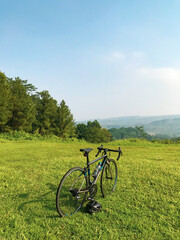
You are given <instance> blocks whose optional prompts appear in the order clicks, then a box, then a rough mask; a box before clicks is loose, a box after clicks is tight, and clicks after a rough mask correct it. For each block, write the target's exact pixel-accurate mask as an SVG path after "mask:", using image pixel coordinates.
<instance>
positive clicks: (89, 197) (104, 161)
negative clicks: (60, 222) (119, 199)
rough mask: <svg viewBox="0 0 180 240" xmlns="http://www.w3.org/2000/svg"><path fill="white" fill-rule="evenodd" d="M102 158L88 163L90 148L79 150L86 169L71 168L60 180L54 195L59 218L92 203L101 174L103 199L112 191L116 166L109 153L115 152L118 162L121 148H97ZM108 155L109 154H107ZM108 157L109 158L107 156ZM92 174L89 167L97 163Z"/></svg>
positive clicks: (114, 185)
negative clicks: (84, 159) (82, 155)
mask: <svg viewBox="0 0 180 240" xmlns="http://www.w3.org/2000/svg"><path fill="white" fill-rule="evenodd" d="M97 149H98V153H97V154H96V156H95V157H98V155H99V154H100V153H101V152H103V153H102V156H101V157H99V158H97V159H95V160H93V161H91V162H90V161H89V153H90V151H91V150H93V149H92V148H84V149H80V151H81V152H83V154H84V156H85V157H86V158H87V165H86V167H84V168H82V167H73V168H71V169H70V170H69V171H68V172H67V173H66V174H65V175H64V176H63V178H62V180H61V182H60V184H59V187H58V189H57V194H56V207H57V211H58V213H59V215H60V216H61V217H64V216H69V215H72V214H74V213H75V212H77V211H78V210H79V209H80V208H81V207H82V206H83V205H84V203H85V202H87V201H93V200H94V197H95V195H96V193H97V185H96V182H97V180H98V178H99V176H100V173H101V179H100V188H101V193H102V196H103V197H106V196H107V195H108V194H110V193H111V192H113V191H114V189H115V187H116V183H117V164H116V162H115V160H114V159H111V158H110V152H117V153H118V157H117V161H118V160H119V158H120V156H121V155H122V151H121V148H120V147H119V149H118V150H112V149H108V148H103V145H101V146H100V147H98V148H97ZM108 153H109V154H108ZM108 155H109V156H108ZM98 161H99V163H98V165H97V166H96V169H95V170H94V172H93V174H91V172H90V165H92V164H93V163H95V162H98Z"/></svg>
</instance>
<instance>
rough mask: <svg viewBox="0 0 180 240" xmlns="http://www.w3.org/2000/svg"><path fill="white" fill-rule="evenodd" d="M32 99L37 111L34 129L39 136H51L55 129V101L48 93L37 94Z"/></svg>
mask: <svg viewBox="0 0 180 240" xmlns="http://www.w3.org/2000/svg"><path fill="white" fill-rule="evenodd" d="M33 98H34V102H35V104H36V110H37V117H36V122H35V124H34V128H35V129H37V130H38V131H39V133H40V134H53V133H54V132H55V129H56V118H57V101H56V100H55V99H53V98H52V97H51V96H50V94H49V92H48V91H42V92H39V93H37V94H36V95H35V96H34V97H33Z"/></svg>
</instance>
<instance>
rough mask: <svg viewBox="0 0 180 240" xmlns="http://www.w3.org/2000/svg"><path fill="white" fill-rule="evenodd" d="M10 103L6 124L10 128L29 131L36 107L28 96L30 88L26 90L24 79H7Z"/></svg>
mask: <svg viewBox="0 0 180 240" xmlns="http://www.w3.org/2000/svg"><path fill="white" fill-rule="evenodd" d="M8 82H9V85H10V90H11V97H10V101H11V103H12V109H11V118H10V120H9V121H8V123H7V124H8V126H9V127H10V128H11V129H12V130H24V131H31V130H32V123H33V122H34V120H35V115H36V109H35V105H34V103H33V101H32V98H31V96H30V90H29V91H28V90H27V87H26V84H27V81H26V80H21V79H20V78H15V80H13V79H8Z"/></svg>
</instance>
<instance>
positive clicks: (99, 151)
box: [95, 145, 103, 157]
mask: <svg viewBox="0 0 180 240" xmlns="http://www.w3.org/2000/svg"><path fill="white" fill-rule="evenodd" d="M99 148H103V145H101V146H100V147H99ZM99 148H98V153H97V154H96V155H95V157H97V156H98V155H99V154H100V153H101V151H102V150H101V149H99Z"/></svg>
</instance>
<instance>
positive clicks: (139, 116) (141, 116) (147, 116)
mask: <svg viewBox="0 0 180 240" xmlns="http://www.w3.org/2000/svg"><path fill="white" fill-rule="evenodd" d="M170 116H172V117H173V116H179V118H180V114H165V115H144V116H143V115H137V116H119V117H108V118H93V119H86V120H78V121H76V120H75V122H87V121H94V120H97V121H101V120H108V119H118V118H151V117H152V118H153V117H154V118H156V117H164V118H165V117H170Z"/></svg>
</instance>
